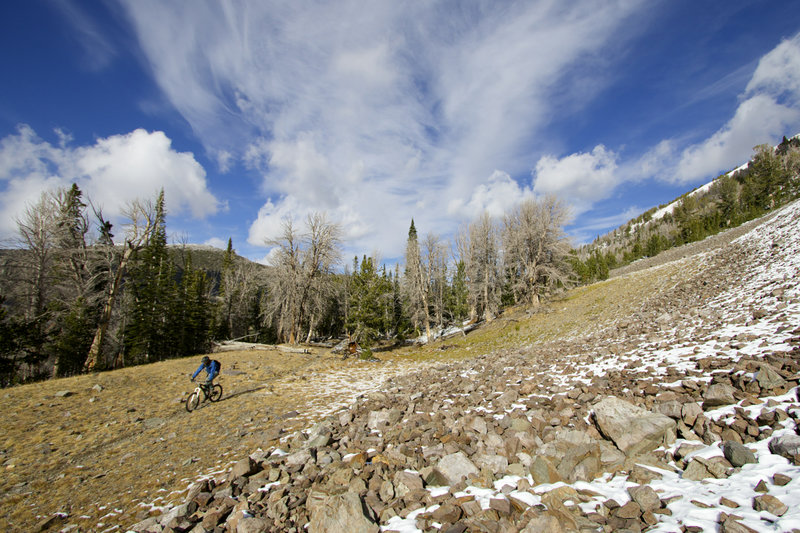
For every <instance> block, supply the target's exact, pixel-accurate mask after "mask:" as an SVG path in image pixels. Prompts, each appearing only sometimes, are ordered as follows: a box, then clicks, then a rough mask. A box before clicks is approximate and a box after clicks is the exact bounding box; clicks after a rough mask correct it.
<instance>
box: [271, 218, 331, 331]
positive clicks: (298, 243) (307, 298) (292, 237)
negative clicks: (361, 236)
mask: <svg viewBox="0 0 800 533" xmlns="http://www.w3.org/2000/svg"><path fill="white" fill-rule="evenodd" d="M306 226H307V230H306V232H305V233H304V234H302V235H300V234H298V233H297V231H296V230H295V229H294V226H293V225H292V221H291V220H290V219H286V220H284V224H283V233H282V235H281V236H280V237H279V238H278V239H271V240H268V241H267V245H269V246H273V247H275V250H276V251H275V255H274V258H273V266H274V267H275V269H274V272H273V275H272V277H271V291H270V293H271V294H270V303H271V305H270V307H269V309H268V315H269V316H271V317H274V318H277V325H278V334H279V335H280V336H281V337H282V338H284V339H286V340H287V341H288V342H289V343H291V344H296V343H297V342H298V340H299V337H300V332H301V329H302V328H303V326H304V325H305V326H308V327H309V330H310V331H313V328H314V325H315V323H316V321H317V320H319V319H320V316H321V315H322V312H323V310H324V303H325V298H326V296H327V295H330V294H332V293H333V291H334V287H333V280H332V279H331V277H330V275H331V274H332V272H333V267H334V266H335V265H336V264H337V263H338V262H339V258H340V254H341V252H340V246H341V238H340V235H341V229H340V228H339V226H338V225H337V224H334V223H332V222H330V221H328V220H327V217H326V216H325V215H324V214H320V213H314V214H311V215H309V216H308V218H307V220H306ZM309 336H310V334H309Z"/></svg>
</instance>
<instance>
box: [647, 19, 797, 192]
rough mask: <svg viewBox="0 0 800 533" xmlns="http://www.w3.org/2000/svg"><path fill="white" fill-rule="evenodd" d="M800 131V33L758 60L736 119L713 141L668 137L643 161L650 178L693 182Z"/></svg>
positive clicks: (718, 171) (711, 176)
mask: <svg viewBox="0 0 800 533" xmlns="http://www.w3.org/2000/svg"><path fill="white" fill-rule="evenodd" d="M798 131H800V34H797V35H795V36H794V37H793V38H792V39H787V40H785V41H783V42H782V43H780V44H779V45H778V46H777V47H775V48H774V49H773V50H772V51H770V52H769V53H768V54H766V55H764V56H763V57H762V58H761V60H760V61H759V62H758V66H757V67H756V69H755V71H754V73H753V75H752V77H751V79H750V82H749V83H748V84H747V88H746V90H745V92H744V94H743V95H742V96H741V101H740V103H739V105H738V107H737V109H736V111H735V112H734V115H733V117H732V118H731V119H730V120H729V121H728V122H727V123H726V124H725V125H723V126H722V127H721V128H719V130H717V131H716V132H715V133H714V134H713V135H711V136H710V137H709V138H708V139H706V140H704V141H702V142H699V143H696V144H693V145H690V146H687V147H684V148H683V149H680V148H679V146H678V142H677V141H674V140H666V141H663V142H662V143H660V144H659V145H657V146H656V147H654V148H653V149H652V150H650V151H649V152H648V153H646V154H645V155H644V156H643V157H642V158H641V159H640V161H639V162H638V163H637V166H638V167H639V170H640V171H641V172H642V173H644V176H645V177H650V176H655V177H658V178H660V179H662V180H665V181H670V182H675V183H693V182H697V181H699V180H708V179H710V178H714V177H716V175H717V174H718V173H720V172H724V171H726V170H729V169H731V168H734V167H736V166H738V165H739V164H741V163H742V162H743V161H744V160H746V159H747V158H748V157H749V156H750V155H751V154H752V149H753V147H754V146H756V145H758V144H762V143H766V142H776V141H779V140H780V138H781V136H783V135H785V134H790V135H792V134H794V133H797V132H798Z"/></svg>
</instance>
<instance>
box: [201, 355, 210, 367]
mask: <svg viewBox="0 0 800 533" xmlns="http://www.w3.org/2000/svg"><path fill="white" fill-rule="evenodd" d="M209 361H211V359H209V358H208V356H207V355H204V356H203V359H202V360H201V361H200V362H201V363H203V365H207V364H208V363H209Z"/></svg>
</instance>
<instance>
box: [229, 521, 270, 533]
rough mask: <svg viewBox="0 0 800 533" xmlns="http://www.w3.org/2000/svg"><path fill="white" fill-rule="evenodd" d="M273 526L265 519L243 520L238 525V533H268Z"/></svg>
mask: <svg viewBox="0 0 800 533" xmlns="http://www.w3.org/2000/svg"><path fill="white" fill-rule="evenodd" d="M271 525H272V524H271V523H270V522H268V521H266V520H264V519H263V518H242V519H241V520H239V523H238V524H236V533H261V532H262V531H268V530H269V527H270V526H271Z"/></svg>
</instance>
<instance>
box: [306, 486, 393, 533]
mask: <svg viewBox="0 0 800 533" xmlns="http://www.w3.org/2000/svg"><path fill="white" fill-rule="evenodd" d="M364 511H365V509H364V504H363V502H362V501H361V498H360V497H359V496H358V494H355V493H353V492H345V493H344V494H336V495H333V496H328V497H327V498H325V500H324V501H323V502H322V503H321V504H320V505H317V506H316V507H315V508H314V510H313V512H312V513H311V522H310V523H309V525H308V531H309V533H327V532H329V531H348V532H351V533H378V532H379V531H380V528H379V527H378V525H377V524H375V522H373V521H372V520H371V519H370V518H368V517H367V515H366V514H365V512H364Z"/></svg>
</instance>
